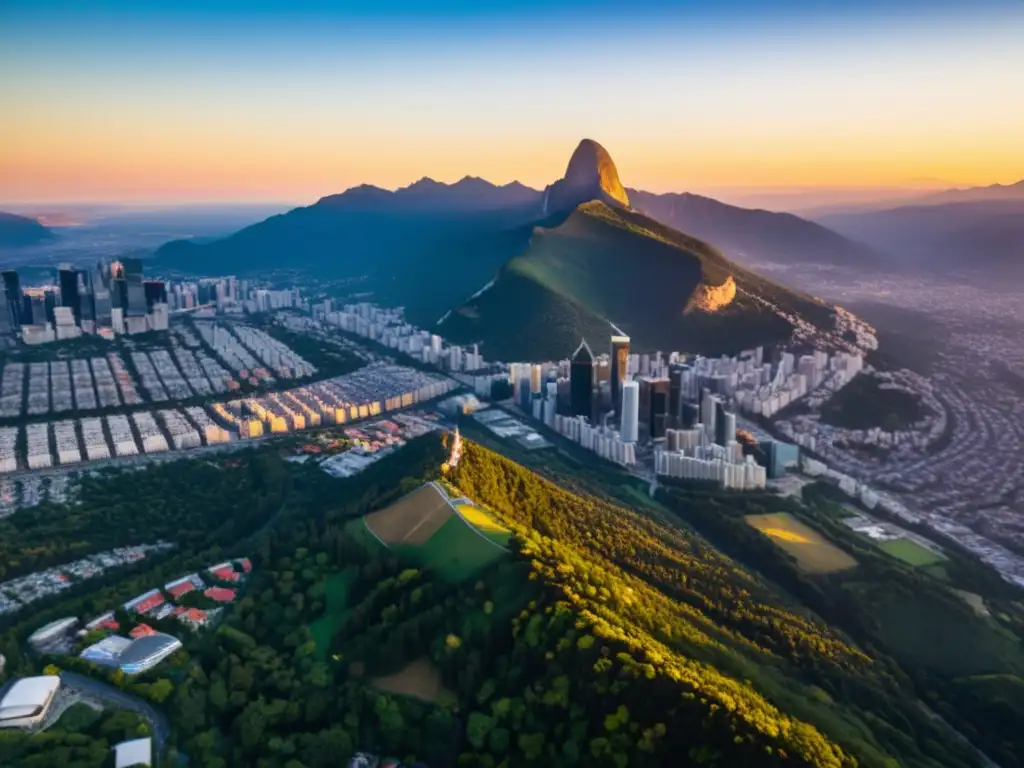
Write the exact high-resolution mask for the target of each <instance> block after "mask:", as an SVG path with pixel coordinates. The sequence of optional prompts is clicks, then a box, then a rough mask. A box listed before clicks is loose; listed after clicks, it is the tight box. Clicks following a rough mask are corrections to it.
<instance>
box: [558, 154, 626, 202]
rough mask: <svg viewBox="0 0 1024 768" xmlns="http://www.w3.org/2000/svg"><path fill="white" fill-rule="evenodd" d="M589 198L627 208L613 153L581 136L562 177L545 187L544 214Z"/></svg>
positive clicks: (587, 200)
mask: <svg viewBox="0 0 1024 768" xmlns="http://www.w3.org/2000/svg"><path fill="white" fill-rule="evenodd" d="M591 200H600V201H602V202H604V203H607V204H608V205H612V206H615V207H618V208H629V196H628V195H627V194H626V190H625V189H624V188H623V186H622V182H621V181H619V172H618V170H616V168H615V163H614V161H613V160H612V156H611V155H610V154H608V150H606V149H605V148H604V147H602V146H601V145H600V144H598V143H597V142H596V141H594V140H593V139H583V141H581V142H580V143H579V146H577V147H576V151H575V152H573V153H572V157H571V158H570V159H569V165H568V166H567V167H566V169H565V176H563V177H562V178H561V179H559V180H558V181H556V182H555V183H554V184H552V185H550V186H549V187H548V188H547V189H546V190H544V214H545V215H547V214H552V213H558V212H560V211H568V210H572V209H573V208H575V207H577V206H578V205H580V204H582V203H586V202H590V201H591Z"/></svg>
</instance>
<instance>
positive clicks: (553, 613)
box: [451, 443, 975, 766]
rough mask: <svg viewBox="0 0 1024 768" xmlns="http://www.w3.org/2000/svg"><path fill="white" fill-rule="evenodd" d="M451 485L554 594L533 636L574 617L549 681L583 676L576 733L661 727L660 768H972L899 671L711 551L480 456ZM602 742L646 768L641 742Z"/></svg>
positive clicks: (559, 640)
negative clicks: (591, 723)
mask: <svg viewBox="0 0 1024 768" xmlns="http://www.w3.org/2000/svg"><path fill="white" fill-rule="evenodd" d="M451 480H452V482H453V483H454V484H455V485H456V486H457V487H458V489H459V490H460V491H461V492H462V493H464V494H466V495H467V496H469V497H470V498H472V499H474V500H476V501H478V502H480V503H483V504H486V505H488V506H490V507H491V508H492V509H493V510H495V511H496V512H497V513H499V514H500V515H501V517H502V520H503V522H505V523H506V524H509V525H510V526H512V528H513V529H514V530H515V532H516V533H517V534H518V535H519V536H520V537H521V539H522V542H523V543H522V548H521V551H520V554H521V555H523V556H525V557H528V558H529V559H530V562H531V566H532V571H533V573H532V575H531V579H533V580H536V581H541V582H543V583H545V584H546V585H548V587H549V588H550V590H551V591H550V592H549V593H548V594H547V597H546V605H545V606H544V607H543V614H541V613H539V612H538V613H537V614H534V615H537V616H541V618H540V619H533V618H530V619H529V620H528V622H527V623H529V622H535V621H540V626H542V627H545V628H546V629H548V630H550V628H551V627H552V626H553V625H555V624H556V623H558V622H564V624H565V626H569V623H570V622H565V619H564V618H559V617H561V616H563V614H565V613H567V612H571V614H572V615H573V616H574V617H575V618H574V619H573V620H572V622H574V623H572V626H573V627H574V630H575V631H572V632H569V633H568V634H567V635H566V636H564V637H557V636H556V637H552V638H550V641H551V643H552V644H553V647H552V648H551V650H549V651H548V652H547V656H548V658H551V657H552V655H553V654H554V655H555V658H556V660H557V664H556V665H555V671H554V672H551V673H550V674H558V670H559V669H561V670H563V671H566V669H567V667H566V665H568V669H571V670H573V671H574V674H571V675H570V680H572V681H573V682H572V683H571V686H572V689H571V691H570V693H569V699H570V701H573V702H576V703H577V704H576V707H575V709H576V710H577V711H579V710H580V709H584V710H587V714H586V715H585V716H584V718H583V719H582V720H581V721H580V722H579V723H576V727H579V728H585V725H584V722H585V721H586V718H587V717H594V716H596V715H597V713H599V712H602V711H614V709H615V707H616V706H619V705H621V706H624V707H625V708H626V710H627V711H628V712H629V718H630V721H631V722H632V723H633V724H634V726H633V727H634V728H638V729H639V730H640V732H646V731H647V729H652V728H653V729H654V730H655V731H657V732H658V733H661V729H660V727H659V723H660V724H661V725H663V726H665V731H664V735H663V736H661V737H660V740H659V741H658V742H657V749H656V753H657V754H658V755H661V756H662V757H661V761H660V762H657V761H656V764H658V765H687V764H710V765H723V766H732V765H771V764H776V763H780V764H789V763H797V764H807V765H815V766H823V765H852V764H857V763H860V764H863V765H874V766H882V765H896V764H898V765H904V766H940V765H941V766H952V765H970V764H974V759H975V758H974V756H973V755H972V754H971V753H970V751H969V750H966V749H965V748H964V747H963V746H962V745H960V744H957V743H956V742H955V741H954V740H952V739H951V738H950V735H949V733H948V732H946V731H945V729H943V728H941V727H940V726H938V725H937V724H936V723H935V722H934V721H933V720H932V719H931V718H930V717H928V716H927V715H926V714H925V713H924V712H923V710H922V709H921V707H920V706H919V704H918V702H917V700H916V697H915V696H914V694H913V691H912V690H911V689H910V686H909V683H908V682H907V681H906V678H905V677H904V676H903V674H902V673H901V672H900V671H899V670H898V669H897V668H896V667H895V665H894V664H893V663H892V662H891V661H889V660H887V659H885V658H884V657H880V658H872V657H871V656H869V655H867V654H866V653H865V652H863V651H862V650H860V649H858V648H856V647H854V646H852V645H851V644H850V643H849V642H848V641H847V640H845V639H844V638H843V637H842V636H840V635H837V634H836V633H835V632H834V631H832V630H830V629H829V628H828V627H827V626H826V625H825V624H824V623H822V622H821V621H819V620H816V619H814V618H810V617H809V616H808V615H807V614H806V613H805V612H804V611H801V610H796V609H794V608H793V607H792V605H787V604H785V603H784V602H783V600H782V599H781V598H780V597H779V596H778V595H776V594H774V593H773V592H772V590H771V589H770V588H769V587H768V586H767V585H766V584H765V583H764V582H762V581H761V580H760V579H758V578H757V577H755V576H753V575H751V574H750V573H749V572H748V571H746V570H744V569H742V568H741V567H739V566H738V565H737V564H735V563H734V562H733V561H731V560H729V559H728V558H726V557H725V556H723V555H721V554H719V553H718V552H717V551H715V550H713V549H712V548H710V547H709V546H708V545H707V544H706V543H705V542H704V541H703V540H701V539H699V538H696V537H694V536H693V535H691V534H688V533H686V532H684V531H683V530H682V529H680V528H676V527H674V526H671V525H666V524H662V523H659V522H656V521H654V520H652V519H650V518H647V517H645V516H642V515H639V514H637V513H635V512H633V511H630V510H628V509H624V508H622V507H620V506H617V505H614V504H612V503H609V502H607V501H603V500H601V499H598V498H596V497H590V496H583V495H579V494H573V493H569V492H568V491H565V490H563V489H561V488H559V487H557V486H555V485H553V484H552V483H550V482H548V481H546V480H543V479H542V478H540V477H538V476H536V475H534V474H532V473H531V472H529V471H528V470H525V469H524V468H522V467H520V466H519V465H517V464H514V463H513V462H511V461H508V460H507V459H504V458H502V457H500V456H498V455H497V454H494V453H492V452H490V451H488V450H486V449H484V448H482V447H480V446H478V445H476V444H473V443H466V444H465V446H464V450H463V456H462V459H461V461H460V463H459V464H458V467H457V468H456V469H455V470H453V472H452V476H451ZM522 629H523V626H522V624H519V625H517V626H516V627H514V628H513V631H514V632H516V633H518V632H519V631H521V630H522ZM572 645H575V650H573V651H572V652H571V653H570V654H567V653H566V649H567V648H570V647H571V646H572ZM582 670H586V673H585V674H581V671H582ZM595 675H596V677H595ZM572 712H573V709H572V708H571V709H570V710H569V716H570V718H572ZM578 714H581V715H582V714H584V713H582V712H578ZM892 723H898V724H899V726H898V727H894V726H893V725H891V724H892ZM634 734H635V732H634ZM604 736H607V737H608V738H609V739H610V740H611V742H612V747H611V748H612V750H613V751H615V752H617V753H623V754H626V755H629V758H630V759H629V762H628V764H629V765H633V764H641V763H640V762H639V758H640V756H641V752H640V751H638V749H639V748H638V747H637V746H636V744H637V742H636V741H635V739H634V738H633V737H632V736H627V734H626V733H617V732H616V729H615V728H614V727H610V728H609V733H608V734H605V735H604ZM669 755H673V756H675V757H674V758H673V759H674V761H675V762H672V761H666V760H668V757H667V756H669ZM634 759H636V760H637V762H636V763H634V762H633V760H634ZM621 764H622V765H625V764H627V763H626V762H625V761H623V762H622V763H621Z"/></svg>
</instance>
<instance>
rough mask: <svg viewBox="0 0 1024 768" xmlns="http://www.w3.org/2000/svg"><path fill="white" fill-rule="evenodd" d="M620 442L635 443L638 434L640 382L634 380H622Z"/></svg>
mask: <svg viewBox="0 0 1024 768" xmlns="http://www.w3.org/2000/svg"><path fill="white" fill-rule="evenodd" d="M619 410H621V412H622V418H621V421H622V429H621V430H620V434H621V436H622V442H624V443H635V442H636V441H637V439H638V438H639V436H640V384H639V383H637V382H635V381H624V382H622V403H621V404H620V406H619Z"/></svg>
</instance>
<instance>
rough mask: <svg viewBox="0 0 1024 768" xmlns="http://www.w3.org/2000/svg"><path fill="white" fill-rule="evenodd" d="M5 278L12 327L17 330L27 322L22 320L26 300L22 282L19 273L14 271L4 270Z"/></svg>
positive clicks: (5, 290) (5, 291)
mask: <svg viewBox="0 0 1024 768" xmlns="http://www.w3.org/2000/svg"><path fill="white" fill-rule="evenodd" d="M3 278H4V293H5V294H7V307H8V312H9V313H10V316H11V325H12V326H13V327H14V328H17V327H18V326H20V325H21V324H22V323H23V322H25V321H24V320H23V319H22V314H23V312H22V307H23V306H24V299H23V297H22V295H21V280H20V279H19V278H18V273H17V272H15V271H14V270H13V269H7V270H4V272H3Z"/></svg>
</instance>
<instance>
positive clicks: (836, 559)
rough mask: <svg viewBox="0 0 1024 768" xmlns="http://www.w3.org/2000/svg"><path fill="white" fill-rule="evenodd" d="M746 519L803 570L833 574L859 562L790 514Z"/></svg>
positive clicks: (748, 516) (756, 516)
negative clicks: (793, 559)
mask: <svg viewBox="0 0 1024 768" xmlns="http://www.w3.org/2000/svg"><path fill="white" fill-rule="evenodd" d="M743 519H744V520H745V521H746V523H747V525H749V526H751V527H753V528H756V529H757V530H759V531H760V532H761V533H763V534H764V535H765V536H767V537H768V538H770V539H771V540H772V541H773V542H775V544H776V546H778V547H779V548H780V549H782V550H784V551H785V552H788V553H789V554H791V555H793V557H794V558H796V562H797V565H798V566H800V569H801V570H803V571H805V572H807V573H834V572H836V571H845V570H846V569H848V568H853V567H854V566H855V565H857V561H856V560H854V559H853V558H852V557H850V556H849V555H848V554H846V553H845V552H844V551H843V550H841V549H839V548H838V547H836V546H834V545H833V544H830V543H829V542H828V541H827V540H826V539H825V538H823V537H822V536H821V534H819V533H818V532H817V531H814V530H813V529H811V528H808V527H807V526H806V525H804V524H803V523H801V522H800V521H799V520H796V519H795V518H793V517H792V516H790V515H789V514H787V513H784V512H783V513H779V514H774V515H747V516H746V517H745V518H743Z"/></svg>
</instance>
